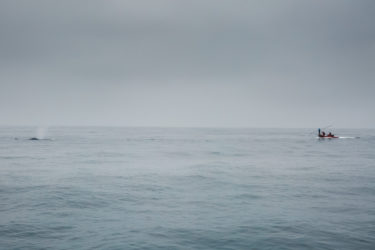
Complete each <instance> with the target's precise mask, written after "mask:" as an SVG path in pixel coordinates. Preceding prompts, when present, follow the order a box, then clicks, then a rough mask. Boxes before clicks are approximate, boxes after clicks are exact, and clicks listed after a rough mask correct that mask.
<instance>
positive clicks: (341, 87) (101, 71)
mask: <svg viewBox="0 0 375 250" xmlns="http://www.w3.org/2000/svg"><path fill="white" fill-rule="evenodd" d="M374 95H375V1H373V0H368V1H366V0H358V1H354V0H352V1H345V0H329V1H327V0H309V1H307V0H306V1H304V0H293V1H288V0H274V1H272V0H268V1H263V0H259V1H250V0H249V1H246V0H241V1H240V0H227V1H220V0H181V1H179V0H149V1H143V0H137V1H125V0H102V1H94V0H91V1H77V0H74V1H73V0H72V1H70V0H64V1H57V0H56V1H52V0H45V1H40V0H33V1H29V0H25V1H22V0H1V1H0V125H41V126H48V125H50V126H51V125H112V126H183V127H190V126H205V127H206V126H209V127H227V126H229V127H323V126H327V125H330V124H333V125H334V126H335V127H372V128H375V98H374Z"/></svg>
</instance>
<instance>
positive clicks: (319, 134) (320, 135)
mask: <svg viewBox="0 0 375 250" xmlns="http://www.w3.org/2000/svg"><path fill="white" fill-rule="evenodd" d="M324 135H325V133H324V131H322V133H320V129H318V136H319V137H324Z"/></svg>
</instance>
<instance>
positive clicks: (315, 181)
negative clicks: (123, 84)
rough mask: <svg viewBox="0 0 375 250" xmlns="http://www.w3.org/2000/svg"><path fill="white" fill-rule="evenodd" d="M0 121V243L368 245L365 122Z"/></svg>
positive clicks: (370, 159)
mask: <svg viewBox="0 0 375 250" xmlns="http://www.w3.org/2000/svg"><path fill="white" fill-rule="evenodd" d="M35 131H36V130H35V128H21V127H18V128H17V127H3V128H0V248H1V249H47V248H48V249H51V248H53V249H374V247H375V196H374V195H375V130H336V131H335V133H336V134H338V135H341V136H347V137H356V136H359V137H360V138H359V139H351V138H347V139H330V140H329V139H323V140H322V139H321V140H319V139H317V138H316V134H312V133H311V132H312V130H311V129H297V130H296V129H208V128H207V129H182V128H180V129H178V128H176V129H171V128H104V127H103V128H95V127H80V128H78V127H77V128H49V130H48V133H47V135H46V140H38V141H30V140H28V138H30V137H34V136H35Z"/></svg>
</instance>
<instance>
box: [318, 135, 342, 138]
mask: <svg viewBox="0 0 375 250" xmlns="http://www.w3.org/2000/svg"><path fill="white" fill-rule="evenodd" d="M319 138H322V139H325V138H327V139H334V138H339V137H338V136H330V135H326V136H322V135H320V136H319Z"/></svg>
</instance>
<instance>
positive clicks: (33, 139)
mask: <svg viewBox="0 0 375 250" xmlns="http://www.w3.org/2000/svg"><path fill="white" fill-rule="evenodd" d="M29 140H31V141H38V140H39V139H38V138H36V137H31V138H30V139H29Z"/></svg>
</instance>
